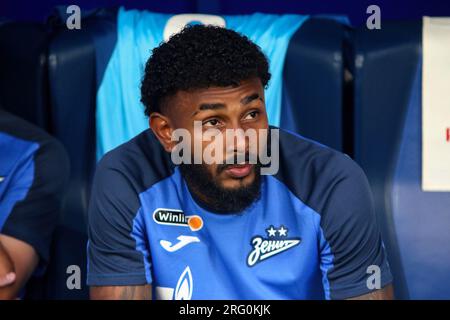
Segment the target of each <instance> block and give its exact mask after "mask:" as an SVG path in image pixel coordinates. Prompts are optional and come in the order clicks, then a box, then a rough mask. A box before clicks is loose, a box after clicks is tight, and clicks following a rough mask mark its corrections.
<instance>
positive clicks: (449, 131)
mask: <svg viewBox="0 0 450 320" xmlns="http://www.w3.org/2000/svg"><path fill="white" fill-rule="evenodd" d="M446 141H447V142H450V128H447V139H446Z"/></svg>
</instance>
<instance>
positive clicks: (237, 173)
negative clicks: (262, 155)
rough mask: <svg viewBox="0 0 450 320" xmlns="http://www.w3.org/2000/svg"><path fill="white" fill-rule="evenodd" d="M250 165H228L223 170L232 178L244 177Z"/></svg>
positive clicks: (247, 173) (248, 172)
mask: <svg viewBox="0 0 450 320" xmlns="http://www.w3.org/2000/svg"><path fill="white" fill-rule="evenodd" d="M252 167H253V165H251V164H236V165H231V166H228V167H227V168H226V169H225V172H226V173H227V174H228V175H230V176H231V177H233V178H244V177H246V176H248V175H249V174H250V172H251V171H252Z"/></svg>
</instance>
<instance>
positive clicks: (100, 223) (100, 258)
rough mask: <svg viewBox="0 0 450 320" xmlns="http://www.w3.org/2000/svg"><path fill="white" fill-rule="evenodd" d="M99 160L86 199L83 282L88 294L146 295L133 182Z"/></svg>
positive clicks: (145, 260) (145, 255) (145, 261)
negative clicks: (85, 271) (86, 244)
mask: <svg viewBox="0 0 450 320" xmlns="http://www.w3.org/2000/svg"><path fill="white" fill-rule="evenodd" d="M111 162H112V161H111V160H110V159H109V158H108V155H106V156H105V157H104V158H103V160H102V161H101V162H100V163H99V165H98V167H97V171H96V174H95V178H94V184H93V189H92V196H91V201H90V205H89V213H88V215H89V219H88V220H89V243H88V280H87V282H88V285H89V286H90V296H91V299H127V300H128V299H151V292H152V291H151V283H152V278H151V272H150V261H149V256H150V254H149V252H148V250H147V249H146V246H145V241H144V237H143V233H144V232H143V231H142V230H143V229H141V226H140V224H139V221H136V219H135V218H136V216H137V214H138V211H139V210H140V205H139V195H138V191H137V190H136V189H135V188H134V187H133V183H132V182H131V181H130V180H129V179H128V178H127V177H126V176H125V175H124V173H122V172H120V171H119V170H117V169H116V168H114V166H113V165H112V164H111Z"/></svg>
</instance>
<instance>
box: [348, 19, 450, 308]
mask: <svg viewBox="0 0 450 320" xmlns="http://www.w3.org/2000/svg"><path fill="white" fill-rule="evenodd" d="M354 43H355V60H354V61H355V122H354V125H355V159H356V160H357V162H359V164H360V165H361V166H362V168H363V169H364V170H365V172H366V174H367V176H368V178H369V181H370V183H371V186H372V189H373V192H374V199H375V206H376V211H377V213H378V215H379V220H380V222H381V224H382V226H383V230H382V231H383V238H384V242H385V245H386V247H387V250H388V255H389V261H390V264H391V267H392V269H393V273H394V278H395V291H396V296H397V297H398V298H402V299H407V298H411V299H449V298H450V286H449V282H448V279H449V272H450V246H448V243H450V232H449V226H450V193H448V192H447V193H444V192H441V193H438V192H423V191H422V189H421V166H422V162H421V154H422V150H421V143H422V142H421V132H422V131H421V90H422V88H421V79H422V78H421V70H422V69H421V60H422V47H421V46H422V45H421V43H422V23H421V21H413V22H395V23H394V22H392V23H383V25H382V29H381V30H368V29H366V28H365V27H361V28H359V29H357V30H356V31H355V42H354Z"/></svg>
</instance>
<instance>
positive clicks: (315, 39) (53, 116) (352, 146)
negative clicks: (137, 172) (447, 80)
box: [0, 9, 450, 299]
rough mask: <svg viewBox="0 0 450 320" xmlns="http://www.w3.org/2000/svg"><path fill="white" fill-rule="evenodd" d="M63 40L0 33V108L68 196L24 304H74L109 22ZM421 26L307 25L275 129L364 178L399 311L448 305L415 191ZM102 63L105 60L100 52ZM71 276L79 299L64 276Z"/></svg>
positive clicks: (15, 30)
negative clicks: (49, 163) (53, 155)
mask: <svg viewBox="0 0 450 320" xmlns="http://www.w3.org/2000/svg"><path fill="white" fill-rule="evenodd" d="M82 26H83V27H82V29H81V30H68V29H67V28H66V27H65V24H64V23H63V22H62V20H61V19H58V17H57V16H54V19H49V21H48V23H46V24H37V23H16V22H8V23H4V24H2V25H0V104H1V105H2V106H3V107H4V108H6V109H7V110H9V111H10V112H12V113H15V114H17V115H19V116H21V117H23V118H25V119H26V120H28V121H30V122H33V123H36V124H38V125H39V126H41V127H43V128H45V129H46V130H47V131H48V132H50V133H51V134H52V135H54V136H55V137H56V138H58V139H59V140H60V141H61V142H62V143H63V145H64V146H65V147H66V149H67V151H68V154H69V157H70V159H71V179H70V186H69V190H68V194H67V197H66V200H65V203H64V207H63V210H62V213H61V219H60V222H59V225H58V228H57V231H56V234H55V239H54V242H53V247H52V260H51V264H50V266H49V268H48V271H47V273H46V276H45V277H44V278H43V279H38V280H33V281H32V282H31V283H30V285H29V287H28V296H29V297H34V298H36V297H38V298H49V299H84V298H87V297H88V290H87V288H86V286H85V276H86V253H85V248H86V241H87V235H86V211H87V204H88V200H89V193H90V192H89V188H90V183H91V181H92V176H93V173H94V170H95V163H96V151H95V150H96V126H95V123H96V120H95V114H96V113H95V112H96V92H97V89H98V88H97V83H98V81H97V78H98V77H101V76H102V74H101V72H100V73H99V71H98V70H99V68H98V67H99V66H101V65H104V66H106V64H107V62H108V60H109V56H108V55H107V54H105V55H104V56H103V57H102V58H101V59H100V58H99V55H98V54H97V55H96V50H97V47H96V46H95V44H94V41H93V37H96V40H97V43H98V41H100V42H101V43H103V45H104V46H114V42H115V38H116V32H115V27H116V11H115V10H113V9H100V10H96V11H94V12H90V13H89V14H88V15H86V16H85V17H84V18H83V21H82ZM421 46H422V22H421V21H410V22H384V23H383V25H382V29H381V30H368V29H367V28H365V26H363V27H359V28H351V27H349V26H348V25H345V24H342V23H340V22H339V21H336V20H330V19H324V18H321V17H311V18H309V19H308V20H307V21H306V22H305V23H304V25H303V26H302V27H301V28H300V29H299V30H298V31H297V32H296V33H295V34H294V35H293V37H292V39H291V42H290V45H289V48H288V51H287V55H286V60H285V65H284V70H283V81H284V82H283V105H285V106H288V107H286V108H284V109H283V112H282V114H281V122H280V126H281V127H282V128H286V129H289V130H291V131H295V132H297V133H300V134H301V135H303V136H305V137H308V138H310V139H313V140H317V141H319V142H321V143H323V144H325V145H328V146H330V147H332V148H335V149H337V150H340V151H343V152H345V153H347V154H349V155H350V156H351V157H353V158H354V159H355V160H356V161H357V162H358V163H359V165H360V166H361V167H362V168H363V169H364V171H365V172H366V174H367V176H368V178H369V181H370V183H371V186H372V190H373V192H374V200H375V206H376V211H377V214H378V218H379V223H380V225H381V227H382V234H383V238H384V242H385V245H386V248H387V251H388V256H389V261H390V264H391V268H392V270H393V274H394V278H395V291H396V296H397V297H398V298H403V299H408V298H412V299H433V298H435V299H440V298H450V285H448V283H446V279H448V274H447V271H448V270H450V249H449V248H448V247H449V246H448V243H450V233H448V230H445V226H448V225H450V209H449V208H450V195H449V194H448V193H435V192H423V191H422V190H421V175H420V172H421V121H420V119H421V111H420V110H421V100H420V93H421ZM105 52H108V50H105ZM69 265H79V266H80V267H81V269H82V276H83V278H82V281H83V282H82V284H83V285H82V289H81V290H76V289H75V290H69V289H68V288H67V286H66V278H67V274H66V269H67V267H68V266H69Z"/></svg>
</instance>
